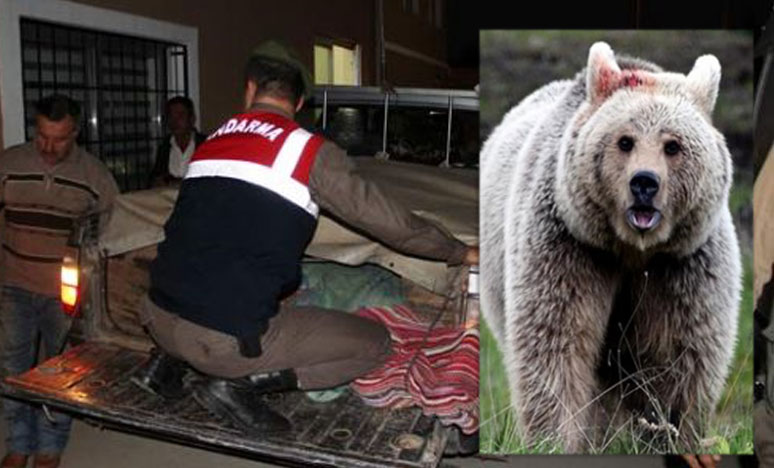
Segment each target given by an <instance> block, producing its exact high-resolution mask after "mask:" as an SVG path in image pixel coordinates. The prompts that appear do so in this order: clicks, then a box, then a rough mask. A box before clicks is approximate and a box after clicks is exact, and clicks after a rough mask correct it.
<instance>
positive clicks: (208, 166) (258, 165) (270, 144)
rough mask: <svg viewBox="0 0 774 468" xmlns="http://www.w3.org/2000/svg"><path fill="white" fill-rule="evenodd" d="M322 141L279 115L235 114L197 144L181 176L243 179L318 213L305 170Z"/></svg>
mask: <svg viewBox="0 0 774 468" xmlns="http://www.w3.org/2000/svg"><path fill="white" fill-rule="evenodd" d="M324 141H325V140H324V139H323V138H322V137H320V136H316V135H313V134H311V133H309V132H307V131H306V130H304V129H303V128H301V127H300V126H299V125H298V124H297V123H295V122H294V121H292V120H290V119H287V118H285V117H282V116H281V115H277V114H272V113H266V112H255V113H248V114H238V115H236V116H234V117H232V118H231V119H229V120H228V121H226V123H224V124H223V125H221V127H220V128H219V129H218V130H216V131H215V132H214V133H213V134H212V135H211V136H210V137H209V138H208V139H207V141H206V142H204V143H203V144H202V145H200V146H199V147H198V148H197V149H196V152H195V153H194V155H193V157H192V158H191V162H190V164H189V166H188V172H187V173H186V176H185V177H186V179H190V178H196V177H227V178H232V179H238V180H242V181H245V182H248V183H251V184H254V185H257V186H260V187H263V188H266V189H268V190H271V191H272V192H274V193H276V194H278V195H280V196H281V197H283V198H284V199H286V200H288V201H290V202H291V203H293V204H295V205H297V206H299V207H301V208H302V209H304V210H306V211H307V212H308V213H309V214H311V215H312V216H315V217H316V216H317V213H318V206H317V204H316V203H314V201H313V200H312V198H311V193H310V192H309V173H310V171H311V170H312V167H313V166H314V161H315V159H316V157H317V151H318V150H319V148H320V145H322V143H323V142H324Z"/></svg>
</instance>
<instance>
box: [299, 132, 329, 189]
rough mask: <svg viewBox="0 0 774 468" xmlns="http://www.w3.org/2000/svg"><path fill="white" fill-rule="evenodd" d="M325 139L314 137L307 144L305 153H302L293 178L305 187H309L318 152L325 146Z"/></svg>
mask: <svg viewBox="0 0 774 468" xmlns="http://www.w3.org/2000/svg"><path fill="white" fill-rule="evenodd" d="M324 141H325V139H324V138H323V137H321V136H319V135H313V136H312V138H310V139H309V141H308V142H306V146H305V147H304V152H303V153H301V158H300V159H299V161H298V164H297V165H296V169H295V170H294V171H293V175H292V177H293V178H294V179H296V180H297V181H299V182H301V183H303V184H304V185H309V173H310V172H311V171H312V165H314V161H315V159H316V157H317V150H319V149H320V146H321V145H322V144H323V142H324Z"/></svg>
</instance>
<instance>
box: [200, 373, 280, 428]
mask: <svg viewBox="0 0 774 468" xmlns="http://www.w3.org/2000/svg"><path fill="white" fill-rule="evenodd" d="M194 398H195V399H196V401H198V402H199V404H201V405H202V406H203V407H204V408H206V409H208V410H210V412H212V413H214V414H216V415H218V416H221V417H223V418H225V419H226V420H228V421H231V422H232V423H233V424H234V425H235V426H236V427H238V428H240V429H242V430H243V431H245V432H247V433H250V434H256V435H262V434H271V433H278V432H287V431H289V430H291V429H292V425H291V424H290V421H288V420H287V419H286V418H285V417H284V416H282V415H281V414H279V413H277V412H276V411H274V410H272V409H271V408H269V406H268V405H266V403H265V402H264V401H263V400H262V399H261V397H260V394H259V393H257V392H255V391H253V390H252V389H251V388H250V387H249V386H246V385H245V383H244V381H243V379H235V380H226V379H215V378H213V379H208V380H206V381H204V382H202V383H201V384H200V385H198V386H196V388H194Z"/></svg>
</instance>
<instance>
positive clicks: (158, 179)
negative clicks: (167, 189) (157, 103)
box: [149, 96, 207, 187]
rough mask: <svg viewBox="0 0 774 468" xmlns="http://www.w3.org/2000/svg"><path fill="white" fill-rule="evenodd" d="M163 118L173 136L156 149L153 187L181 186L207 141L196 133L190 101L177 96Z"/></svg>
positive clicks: (168, 103)
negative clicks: (195, 153)
mask: <svg viewBox="0 0 774 468" xmlns="http://www.w3.org/2000/svg"><path fill="white" fill-rule="evenodd" d="M164 116H165V118H166V121H167V128H168V129H169V133H170V136H169V138H168V139H165V140H162V142H161V144H160V145H159V146H158V148H156V162H155V163H154V165H153V170H152V171H151V174H150V182H149V185H150V187H163V186H166V185H170V184H175V183H180V181H182V179H183V176H185V171H186V170H187V169H188V162H189V161H190V160H191V156H193V153H194V150H195V149H196V147H198V146H199V145H200V144H202V143H203V142H204V140H205V139H207V136H206V135H204V134H202V133H200V132H199V131H198V130H197V129H196V112H195V111H194V104H193V101H191V99H189V98H187V97H185V96H175V97H173V98H172V99H170V100H169V101H167V105H166V106H165V111H164Z"/></svg>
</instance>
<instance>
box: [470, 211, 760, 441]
mask: <svg viewBox="0 0 774 468" xmlns="http://www.w3.org/2000/svg"><path fill="white" fill-rule="evenodd" d="M748 200H749V199H748ZM743 267H744V277H743V286H744V288H743V292H742V301H741V307H740V310H739V323H738V326H739V329H738V340H737V346H736V349H735V354H734V360H733V365H732V367H731V372H730V373H729V374H730V375H729V377H728V380H727V383H726V388H725V391H724V392H723V396H722V397H721V399H720V402H719V403H718V406H717V408H716V413H715V415H714V416H713V418H712V420H711V422H710V429H709V431H708V434H707V436H708V437H707V439H711V440H714V442H715V443H714V444H713V445H711V446H709V447H708V448H707V452H708V453H720V454H723V453H752V450H753V444H752V435H753V432H752V409H753V395H752V388H753V359H752V357H753V356H752V353H753V349H752V348H753V346H752V343H753V339H752V333H753V313H752V312H753V297H752V279H753V276H752V260H751V258H750V257H749V256H745V258H743ZM480 400H481V452H482V453H518V454H521V453H561V449H560V448H559V447H558V446H557V445H556V444H552V443H550V442H545V443H543V444H540V445H538V446H536V447H532V448H530V449H527V447H526V446H525V445H524V444H523V443H522V442H521V440H520V438H519V431H518V427H517V422H516V418H515V415H514V413H513V412H512V411H511V409H510V405H511V402H510V395H509V391H508V380H507V377H506V375H505V369H504V366H503V361H502V355H501V354H500V351H499V350H498V349H497V345H496V343H495V340H494V337H493V336H492V333H491V332H490V330H489V328H488V327H487V326H486V324H485V323H483V322H482V324H481V393H480ZM648 451H649V450H648V446H647V445H646V444H643V443H642V442H640V441H638V440H636V439H635V437H634V435H633V431H622V432H621V433H619V434H618V435H616V436H615V437H614V438H612V440H610V442H609V444H607V446H606V448H605V449H604V450H603V451H601V453H626V454H639V453H648Z"/></svg>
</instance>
